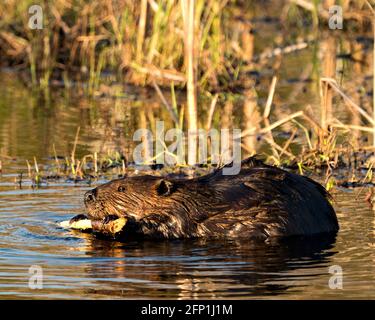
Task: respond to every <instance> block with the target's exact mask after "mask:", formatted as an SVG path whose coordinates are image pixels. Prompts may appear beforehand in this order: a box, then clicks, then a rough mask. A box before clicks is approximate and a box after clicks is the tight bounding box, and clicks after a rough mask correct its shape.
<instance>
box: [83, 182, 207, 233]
mask: <svg viewBox="0 0 375 320" xmlns="http://www.w3.org/2000/svg"><path fill="white" fill-rule="evenodd" d="M195 190H197V188H195V187H193V185H192V183H187V182H186V181H185V183H180V182H179V181H178V180H170V179H166V178H161V177H156V176H148V175H146V176H134V177H125V178H122V179H116V180H113V181H111V182H109V183H106V184H103V185H101V186H98V187H96V188H95V189H92V190H90V191H88V192H86V194H85V196H84V202H85V206H86V209H87V214H88V216H89V218H90V219H91V220H92V221H93V225H94V226H103V223H102V222H103V221H109V220H112V219H117V218H120V217H125V218H126V219H127V224H126V228H125V229H124V234H126V235H127V236H129V235H142V236H144V237H147V236H150V237H161V238H171V237H173V238H176V237H186V235H189V236H192V237H193V236H196V226H197V223H198V222H199V221H200V220H201V219H202V218H203V217H202V215H201V214H200V213H199V212H200V211H199V208H200V207H201V206H202V205H204V204H205V203H206V202H207V198H206V197H202V195H200V194H198V193H197V192H196V191H195ZM201 191H202V190H201ZM198 199H200V200H199V201H197V200H198ZM205 199H206V200H205ZM99 221H100V222H101V223H96V222H99ZM97 228H99V230H97V231H98V232H100V231H101V230H100V227H97Z"/></svg>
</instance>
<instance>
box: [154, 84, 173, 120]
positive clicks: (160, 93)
mask: <svg viewBox="0 0 375 320" xmlns="http://www.w3.org/2000/svg"><path fill="white" fill-rule="evenodd" d="M152 85H153V86H154V88H155V91H156V93H157V94H158V96H159V98H160V99H161V101H162V102H163V104H164V106H165V107H166V108H167V110H168V112H169V114H170V115H171V117H172V120H173V121H174V123H175V124H176V126H178V125H179V120H178V116H177V114H176V111H175V110H174V109H173V108H172V106H171V105H170V104H169V103H168V101H167V99H165V97H164V95H163V92H162V91H161V90H160V88H159V86H158V85H157V84H156V82H155V81H154V80H153V81H152Z"/></svg>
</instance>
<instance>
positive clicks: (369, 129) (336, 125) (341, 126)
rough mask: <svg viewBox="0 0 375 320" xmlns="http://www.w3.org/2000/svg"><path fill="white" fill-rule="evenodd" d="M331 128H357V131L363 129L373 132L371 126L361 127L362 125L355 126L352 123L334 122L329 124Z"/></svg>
mask: <svg viewBox="0 0 375 320" xmlns="http://www.w3.org/2000/svg"><path fill="white" fill-rule="evenodd" d="M331 126H332V128H340V129H347V130H359V131H365V132H371V133H374V129H373V128H368V127H363V126H357V125H352V124H341V123H340V124H338V123H334V124H332V125H331Z"/></svg>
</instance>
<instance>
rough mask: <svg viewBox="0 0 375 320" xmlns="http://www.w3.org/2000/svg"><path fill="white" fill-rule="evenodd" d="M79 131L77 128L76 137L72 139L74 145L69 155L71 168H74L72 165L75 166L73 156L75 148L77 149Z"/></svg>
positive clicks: (79, 128)
mask: <svg viewBox="0 0 375 320" xmlns="http://www.w3.org/2000/svg"><path fill="white" fill-rule="evenodd" d="M80 130H81V127H78V128H77V131H76V136H75V138H74V145H73V150H72V154H71V159H72V166H74V164H75V154H76V148H77V143H78V136H79V131H80Z"/></svg>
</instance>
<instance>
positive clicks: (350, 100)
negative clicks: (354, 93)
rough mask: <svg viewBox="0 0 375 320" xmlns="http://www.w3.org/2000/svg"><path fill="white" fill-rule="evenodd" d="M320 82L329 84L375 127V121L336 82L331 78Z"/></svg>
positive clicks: (322, 79)
mask: <svg viewBox="0 0 375 320" xmlns="http://www.w3.org/2000/svg"><path fill="white" fill-rule="evenodd" d="M320 81H322V82H327V83H328V84H329V85H330V86H331V87H332V88H333V89H334V90H335V91H336V92H337V93H338V94H340V95H341V97H342V98H343V99H344V101H345V102H346V103H347V105H349V106H350V107H351V108H353V109H355V110H356V111H357V112H359V113H360V114H361V115H362V116H363V117H364V118H366V120H367V121H368V122H370V123H371V125H372V126H375V120H374V119H373V118H372V117H371V116H370V115H369V114H368V113H367V112H366V111H365V110H364V109H362V108H361V107H360V106H359V105H357V104H356V103H355V102H354V101H353V100H352V99H351V98H350V97H349V96H348V95H346V94H345V93H344V91H343V90H342V88H340V87H339V85H338V84H337V82H336V80H334V79H331V78H321V79H320Z"/></svg>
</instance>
